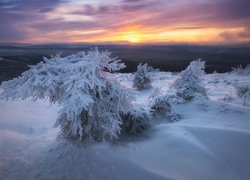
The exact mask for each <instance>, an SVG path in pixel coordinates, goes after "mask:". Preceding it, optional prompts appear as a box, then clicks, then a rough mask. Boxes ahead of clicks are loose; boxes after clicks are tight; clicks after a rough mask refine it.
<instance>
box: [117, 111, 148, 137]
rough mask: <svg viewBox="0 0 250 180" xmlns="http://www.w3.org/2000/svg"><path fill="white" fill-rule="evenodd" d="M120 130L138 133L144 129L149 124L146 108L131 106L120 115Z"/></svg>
mask: <svg viewBox="0 0 250 180" xmlns="http://www.w3.org/2000/svg"><path fill="white" fill-rule="evenodd" d="M122 119H123V124H122V126H121V127H122V130H123V132H125V133H127V134H138V133H141V132H142V131H143V130H145V129H146V128H147V127H148V125H149V120H150V114H149V113H148V111H147V110H146V109H143V108H138V107H137V108H133V110H132V111H130V112H129V113H127V114H124V115H123V116H122Z"/></svg>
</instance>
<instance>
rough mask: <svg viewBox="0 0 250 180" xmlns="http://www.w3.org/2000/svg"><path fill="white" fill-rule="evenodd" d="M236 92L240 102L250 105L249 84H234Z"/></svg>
mask: <svg viewBox="0 0 250 180" xmlns="http://www.w3.org/2000/svg"><path fill="white" fill-rule="evenodd" d="M235 88H236V92H237V95H238V97H240V98H241V99H242V101H243V102H242V104H243V105H244V106H249V105H250V85H248V84H242V85H239V84H238V85H236V86H235Z"/></svg>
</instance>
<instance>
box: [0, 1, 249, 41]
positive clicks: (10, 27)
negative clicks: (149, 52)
mask: <svg viewBox="0 0 250 180" xmlns="http://www.w3.org/2000/svg"><path fill="white" fill-rule="evenodd" d="M0 42H2V43H85V42H87V43H123V42H125V43H191V44H238V43H250V0H1V1H0Z"/></svg>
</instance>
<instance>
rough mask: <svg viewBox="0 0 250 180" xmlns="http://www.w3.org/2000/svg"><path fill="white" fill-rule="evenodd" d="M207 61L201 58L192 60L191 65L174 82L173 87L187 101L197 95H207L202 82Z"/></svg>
mask: <svg viewBox="0 0 250 180" xmlns="http://www.w3.org/2000/svg"><path fill="white" fill-rule="evenodd" d="M204 68H205V61H202V60H201V59H198V60H195V61H192V62H191V63H190V65H189V66H188V67H187V68H186V69H185V70H184V71H182V72H181V74H180V77H179V78H178V79H177V80H176V81H175V82H174V84H173V88H174V89H175V90H176V95H177V96H178V97H180V98H182V99H183V100H185V101H189V100H192V99H194V98H196V97H206V90H205V88H204V85H203V83H202V76H203V75H204Z"/></svg>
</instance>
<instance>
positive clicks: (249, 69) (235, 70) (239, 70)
mask: <svg viewBox="0 0 250 180" xmlns="http://www.w3.org/2000/svg"><path fill="white" fill-rule="evenodd" d="M232 72H233V73H237V74H240V75H249V74H250V64H248V65H246V67H245V68H243V67H242V65H239V66H237V67H232Z"/></svg>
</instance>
